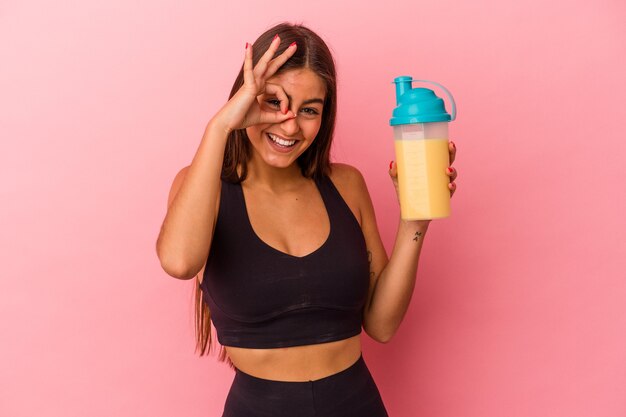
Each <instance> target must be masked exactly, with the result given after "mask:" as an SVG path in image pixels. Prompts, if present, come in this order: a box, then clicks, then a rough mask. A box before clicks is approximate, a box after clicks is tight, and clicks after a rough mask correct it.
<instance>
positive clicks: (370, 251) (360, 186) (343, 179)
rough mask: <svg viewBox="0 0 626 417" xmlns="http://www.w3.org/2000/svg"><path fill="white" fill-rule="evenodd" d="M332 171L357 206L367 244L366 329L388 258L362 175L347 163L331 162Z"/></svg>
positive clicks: (366, 328) (364, 325)
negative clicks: (368, 312) (368, 314)
mask: <svg viewBox="0 0 626 417" xmlns="http://www.w3.org/2000/svg"><path fill="white" fill-rule="evenodd" d="M333 171H335V172H336V173H335V175H334V177H336V179H337V181H336V182H337V183H339V184H341V186H342V189H343V190H345V191H344V192H345V194H346V196H347V197H348V199H349V200H350V202H351V203H352V204H353V205H354V206H355V207H357V208H358V214H359V220H360V223H361V230H362V231H363V237H364V238H365V245H366V246H367V255H368V261H369V264H370V274H369V291H368V294H367V302H366V303H365V308H364V315H363V317H364V323H363V327H364V328H365V330H366V331H367V330H368V327H367V317H368V316H367V311H368V310H369V306H370V304H371V301H372V295H373V294H374V289H375V288H376V283H377V282H378V277H379V276H380V273H381V271H382V270H383V269H384V268H385V266H386V265H387V262H388V261H389V258H388V256H387V252H386V250H385V247H384V245H383V242H382V239H381V238H380V233H379V231H378V225H377V223H376V214H375V213H374V205H373V204H372V199H371V197H370V194H369V191H368V189H367V184H366V183H365V179H364V178H363V175H362V174H361V172H360V171H359V170H358V169H357V168H355V167H352V166H350V165H347V164H333ZM368 334H369V333H368Z"/></svg>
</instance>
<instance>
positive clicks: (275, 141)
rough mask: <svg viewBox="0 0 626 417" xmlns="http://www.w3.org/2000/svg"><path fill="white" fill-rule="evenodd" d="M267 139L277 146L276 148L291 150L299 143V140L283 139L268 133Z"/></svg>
mask: <svg viewBox="0 0 626 417" xmlns="http://www.w3.org/2000/svg"><path fill="white" fill-rule="evenodd" d="M267 137H268V138H269V140H270V141H271V142H272V143H273V144H275V145H276V146H280V147H281V148H291V147H293V146H294V145H295V144H296V142H297V140H285V139H281V138H279V137H278V136H275V135H272V134H271V133H267Z"/></svg>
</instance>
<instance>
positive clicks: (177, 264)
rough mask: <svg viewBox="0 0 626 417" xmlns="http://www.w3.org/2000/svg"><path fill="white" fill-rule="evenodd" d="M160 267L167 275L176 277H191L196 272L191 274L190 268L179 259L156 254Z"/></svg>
mask: <svg viewBox="0 0 626 417" xmlns="http://www.w3.org/2000/svg"><path fill="white" fill-rule="evenodd" d="M157 256H158V258H159V262H160V263H161V268H163V270H164V271H165V273H167V275H169V276H171V277H173V278H178V279H185V280H186V279H191V278H193V277H195V276H196V275H197V274H192V271H191V269H190V268H189V267H188V266H187V265H185V263H184V262H181V261H180V259H171V258H168V257H165V256H160V255H158V254H157Z"/></svg>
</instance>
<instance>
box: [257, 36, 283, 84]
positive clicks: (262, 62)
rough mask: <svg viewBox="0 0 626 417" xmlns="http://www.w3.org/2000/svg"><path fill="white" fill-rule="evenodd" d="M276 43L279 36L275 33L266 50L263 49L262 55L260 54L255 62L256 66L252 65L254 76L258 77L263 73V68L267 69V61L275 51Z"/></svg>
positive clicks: (277, 43) (278, 40)
mask: <svg viewBox="0 0 626 417" xmlns="http://www.w3.org/2000/svg"><path fill="white" fill-rule="evenodd" d="M278 45H280V37H279V36H278V35H276V36H275V37H274V39H273V40H272V42H271V43H270V46H269V48H267V51H265V53H264V54H263V56H261V58H260V59H259V62H257V64H256V66H255V67H254V71H253V72H254V75H255V77H260V76H261V75H263V74H265V70H266V69H267V63H268V62H269V60H270V59H272V57H273V56H274V54H275V53H276V50H277V49H278Z"/></svg>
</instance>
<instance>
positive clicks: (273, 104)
mask: <svg viewBox="0 0 626 417" xmlns="http://www.w3.org/2000/svg"><path fill="white" fill-rule="evenodd" d="M265 102H266V103H268V104H269V105H271V106H276V107H280V100H277V99H270V100H266V101H265Z"/></svg>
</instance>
